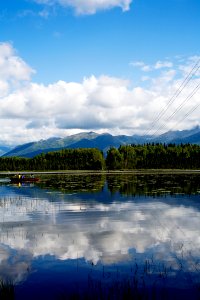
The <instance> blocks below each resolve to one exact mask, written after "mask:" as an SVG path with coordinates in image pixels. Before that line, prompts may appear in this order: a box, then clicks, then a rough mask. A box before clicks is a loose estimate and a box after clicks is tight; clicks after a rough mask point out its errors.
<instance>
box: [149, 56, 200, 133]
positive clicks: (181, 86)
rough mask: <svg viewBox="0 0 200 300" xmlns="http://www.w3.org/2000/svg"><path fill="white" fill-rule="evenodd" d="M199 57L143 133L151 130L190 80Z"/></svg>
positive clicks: (199, 66) (197, 68)
mask: <svg viewBox="0 0 200 300" xmlns="http://www.w3.org/2000/svg"><path fill="white" fill-rule="evenodd" d="M199 63H200V58H199V59H198V61H197V62H196V63H195V65H194V66H193V68H192V69H191V71H190V72H189V73H188V75H187V76H186V77H185V79H184V80H183V82H182V83H181V85H180V86H179V88H178V89H177V90H176V92H175V93H174V95H173V96H172V97H171V98H170V99H169V101H168V103H167V104H166V105H165V107H164V108H163V109H162V110H161V111H160V113H159V114H158V115H157V117H155V119H154V120H153V121H152V123H151V129H149V130H148V131H147V132H146V133H145V134H144V135H147V134H149V132H150V131H151V130H152V128H154V127H155V125H156V123H157V122H158V121H159V120H160V119H161V117H162V116H163V115H164V114H165V113H166V112H167V110H168V109H169V107H170V105H171V104H173V103H174V101H175V100H176V99H177V98H178V96H179V95H180V94H181V92H182V91H183V89H184V88H185V87H186V86H187V85H188V83H189V82H190V81H191V79H192V77H193V76H194V75H195V73H197V71H198V70H199V69H200V65H199Z"/></svg>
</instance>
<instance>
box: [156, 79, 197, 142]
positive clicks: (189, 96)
mask: <svg viewBox="0 0 200 300" xmlns="http://www.w3.org/2000/svg"><path fill="white" fill-rule="evenodd" d="M199 89H200V83H198V84H197V86H196V87H195V88H194V89H193V91H192V92H191V93H190V94H189V95H188V96H187V97H186V99H185V100H184V101H183V102H182V103H181V104H180V105H179V106H178V107H177V108H176V109H175V111H174V112H173V113H172V114H171V115H170V116H169V117H168V118H167V119H166V120H165V122H167V121H170V120H171V119H172V118H173V117H174V116H175V115H176V114H177V113H178V112H179V111H180V110H181V109H182V108H183V107H184V105H185V104H186V103H187V102H188V101H189V100H190V99H191V98H192V97H193V96H194V95H195V94H196V93H197V92H198V90H199ZM163 128H167V125H166V124H163V125H161V126H160V127H159V128H158V129H157V130H156V131H155V132H154V133H153V134H152V135H151V137H154V136H155V135H156V134H157V133H158V132H159V131H160V130H162V129H163Z"/></svg>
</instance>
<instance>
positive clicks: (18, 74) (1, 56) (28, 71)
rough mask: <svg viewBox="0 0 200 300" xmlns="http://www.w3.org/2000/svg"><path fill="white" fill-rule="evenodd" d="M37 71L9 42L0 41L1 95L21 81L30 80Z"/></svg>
mask: <svg viewBox="0 0 200 300" xmlns="http://www.w3.org/2000/svg"><path fill="white" fill-rule="evenodd" d="M34 72H35V71H34V70H33V69H32V68H31V67H29V66H28V65H27V64H26V63H25V62H24V61H23V60H22V59H21V58H20V57H19V56H17V55H16V53H15V50H14V48H13V47H12V45H11V44H9V43H0V97H2V96H4V95H5V94H7V93H8V91H9V90H10V89H11V88H16V87H17V86H18V85H19V83H20V84H22V83H23V82H24V81H29V80H30V78H31V75H32V74H33V73H34Z"/></svg>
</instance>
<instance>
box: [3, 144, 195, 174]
mask: <svg viewBox="0 0 200 300" xmlns="http://www.w3.org/2000/svg"><path fill="white" fill-rule="evenodd" d="M152 168H153V169H199V168H200V146H198V145H190V144H184V145H175V144H169V145H167V144H145V145H129V146H120V147H119V148H118V149H116V148H110V149H109V150H108V151H107V156H106V158H105V159H104V157H103V154H102V152H101V151H100V150H98V149H64V150H60V151H55V152H49V153H46V154H40V155H37V156H35V157H34V158H30V159H29V158H19V157H1V158H0V170H1V171H20V170H30V171H38V170H41V171H43V170H44V171H45V170H104V169H108V170H123V169H125V170H132V169H152Z"/></svg>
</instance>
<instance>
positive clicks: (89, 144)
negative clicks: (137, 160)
mask: <svg viewBox="0 0 200 300" xmlns="http://www.w3.org/2000/svg"><path fill="white" fill-rule="evenodd" d="M152 142H156V143H175V144H179V143H193V144H200V127H199V126H198V125H197V126H195V127H194V128H192V129H191V130H182V131H180V130H177V131H171V130H170V131H168V132H165V133H163V134H161V135H159V136H156V137H154V138H152V137H151V136H148V135H146V136H142V135H141V136H140V135H132V136H127V135H117V136H114V135H112V134H110V133H108V132H105V133H101V134H99V133H95V132H93V131H89V132H80V133H76V134H72V135H69V136H66V137H64V138H60V137H52V138H48V139H47V140H40V141H37V142H31V143H26V144H23V145H19V146H17V147H15V148H14V149H13V150H11V151H9V152H6V153H5V154H4V155H3V156H19V157H33V156H35V155H38V154H40V153H42V152H44V153H46V152H50V151H56V150H60V149H64V148H99V149H100V150H102V151H104V153H105V152H106V151H107V150H108V149H109V148H110V147H117V148H118V147H119V146H120V145H126V144H144V143H152ZM0 150H1V149H0ZM4 152H5V151H4Z"/></svg>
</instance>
